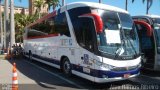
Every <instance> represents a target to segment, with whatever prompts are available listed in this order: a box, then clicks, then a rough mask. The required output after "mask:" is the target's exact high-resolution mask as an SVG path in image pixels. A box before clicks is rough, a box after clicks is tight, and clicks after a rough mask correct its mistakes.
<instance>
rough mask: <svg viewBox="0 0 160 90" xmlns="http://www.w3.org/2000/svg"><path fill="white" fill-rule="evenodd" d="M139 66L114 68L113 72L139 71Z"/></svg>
mask: <svg viewBox="0 0 160 90" xmlns="http://www.w3.org/2000/svg"><path fill="white" fill-rule="evenodd" d="M137 67H138V66H131V67H116V68H113V69H112V71H129V70H134V69H137Z"/></svg>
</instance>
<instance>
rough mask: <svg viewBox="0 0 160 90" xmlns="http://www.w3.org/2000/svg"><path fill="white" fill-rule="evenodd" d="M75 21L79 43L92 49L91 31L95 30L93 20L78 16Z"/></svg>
mask: <svg viewBox="0 0 160 90" xmlns="http://www.w3.org/2000/svg"><path fill="white" fill-rule="evenodd" d="M77 22H78V23H77V24H78V28H77V30H76V31H75V33H76V37H77V41H78V43H79V45H80V46H82V47H83V48H85V49H87V50H89V51H93V31H94V30H95V29H94V23H93V20H92V19H91V18H80V19H79V20H78V21H77Z"/></svg>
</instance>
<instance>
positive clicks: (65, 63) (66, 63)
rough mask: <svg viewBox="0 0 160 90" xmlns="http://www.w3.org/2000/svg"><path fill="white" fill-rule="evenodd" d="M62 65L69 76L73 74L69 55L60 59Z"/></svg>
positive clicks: (62, 68)
mask: <svg viewBox="0 0 160 90" xmlns="http://www.w3.org/2000/svg"><path fill="white" fill-rule="evenodd" d="M60 67H61V70H62V71H63V73H65V74H66V75H67V76H71V74H72V73H71V70H72V66H71V63H70V60H69V58H68V57H67V56H62V57H61V61H60Z"/></svg>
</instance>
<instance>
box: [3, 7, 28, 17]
mask: <svg viewBox="0 0 160 90" xmlns="http://www.w3.org/2000/svg"><path fill="white" fill-rule="evenodd" d="M0 8H1V11H2V12H4V5H1V7H0ZM8 12H9V13H10V7H9V8H8ZM14 13H19V14H27V15H28V14H29V10H28V8H24V7H19V6H14Z"/></svg>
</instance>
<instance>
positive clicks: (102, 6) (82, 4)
mask: <svg viewBox="0 0 160 90" xmlns="http://www.w3.org/2000/svg"><path fill="white" fill-rule="evenodd" d="M85 6H88V7H92V8H99V9H105V10H111V11H116V12H122V13H128V12H127V11H125V10H123V9H121V8H117V7H114V6H110V5H106V4H101V3H94V2H74V3H70V4H67V5H65V6H63V7H61V8H60V12H64V11H65V10H66V9H67V10H70V9H72V8H76V7H85ZM56 14H57V11H53V12H52V13H50V14H48V15H46V16H44V17H42V18H41V19H38V20H36V21H35V22H34V23H31V24H29V25H28V26H26V27H31V26H33V25H35V24H37V23H40V22H42V21H43V20H45V19H47V18H50V17H52V16H54V15H56Z"/></svg>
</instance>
